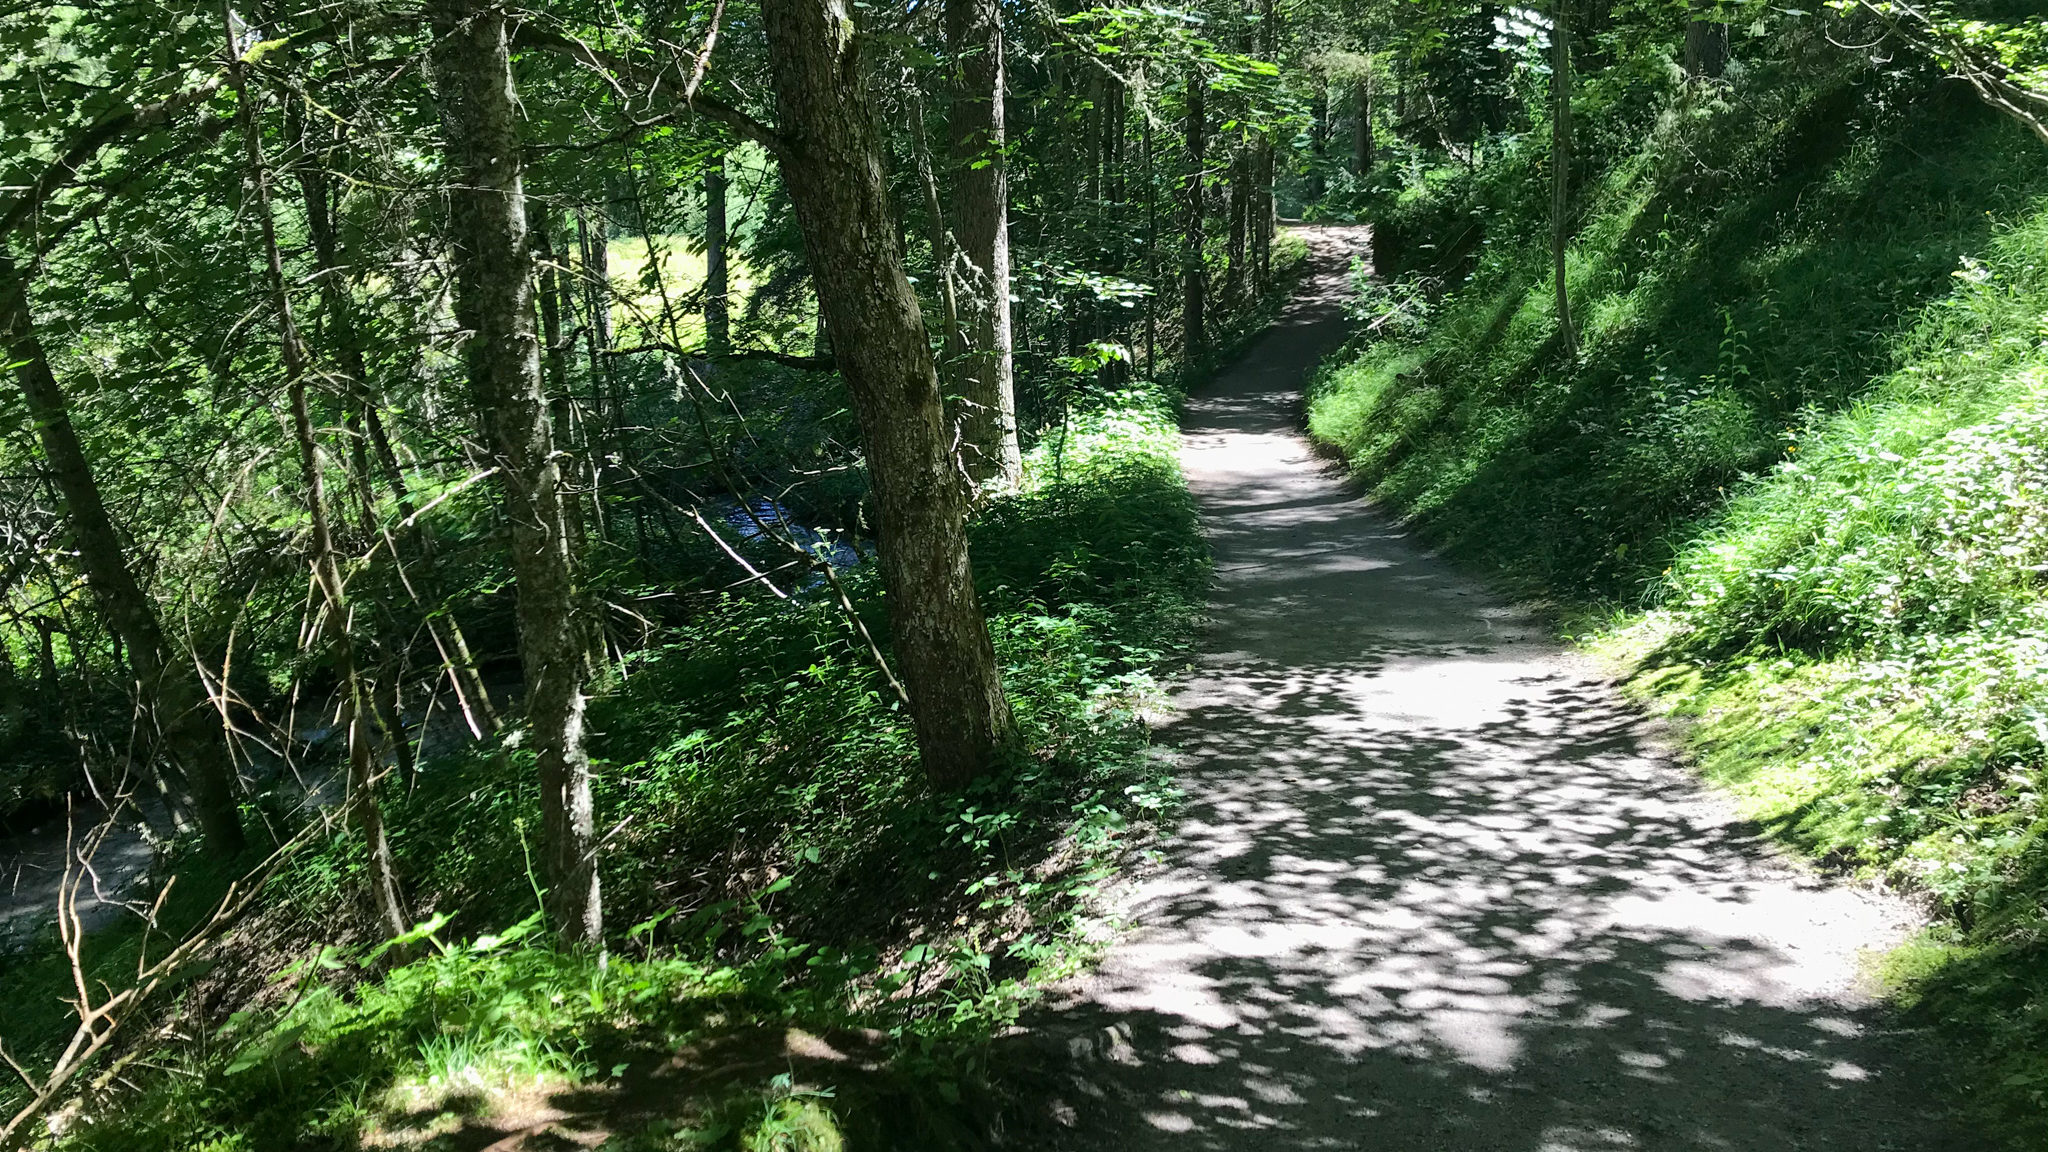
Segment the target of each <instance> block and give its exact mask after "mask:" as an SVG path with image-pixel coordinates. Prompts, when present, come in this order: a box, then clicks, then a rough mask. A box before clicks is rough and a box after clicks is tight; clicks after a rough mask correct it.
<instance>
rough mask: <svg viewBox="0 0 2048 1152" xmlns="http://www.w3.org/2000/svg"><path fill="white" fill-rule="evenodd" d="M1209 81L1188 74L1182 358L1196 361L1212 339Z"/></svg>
mask: <svg viewBox="0 0 2048 1152" xmlns="http://www.w3.org/2000/svg"><path fill="white" fill-rule="evenodd" d="M1207 91H1208V82H1207V81H1205V80H1204V79H1202V74H1201V72H1200V71H1199V70H1197V71H1194V72H1190V73H1189V74H1188V108H1187V117H1188V119H1187V153H1188V154H1187V161H1188V174H1187V182H1186V193H1187V224H1186V234H1185V235H1186V243H1185V245H1184V246H1183V248H1182V250H1181V262H1180V267H1181V312H1180V328H1181V358H1182V360H1184V361H1186V362H1188V363H1193V362H1194V361H1195V360H1196V359H1197V358H1198V357H1199V356H1200V355H1201V354H1202V352H1204V351H1205V350H1206V349H1207V347H1208V343H1209V337H1208V333H1207V332H1206V331H1205V330H1204V328H1203V311H1204V307H1205V305H1206V304H1207V302H1208V301H1207V298H1208V289H1209V285H1208V275H1209V274H1208V269H1207V268H1205V267H1204V266H1203V253H1202V245H1203V236H1202V213H1203V210H1204V208H1205V207H1206V206H1205V205H1204V203H1203V198H1202V159H1203V154H1204V153H1206V152H1207V151H1208V150H1209V143H1208V136H1207V132H1208V125H1207V124H1205V123H1203V120H1202V97H1203V96H1204V94H1205V93H1206V92H1207Z"/></svg>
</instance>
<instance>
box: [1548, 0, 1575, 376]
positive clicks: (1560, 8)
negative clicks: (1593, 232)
mask: <svg viewBox="0 0 2048 1152" xmlns="http://www.w3.org/2000/svg"><path fill="white" fill-rule="evenodd" d="M1568 4H1569V0H1553V3H1552V4H1551V6H1550V11H1551V27H1550V98H1551V105H1550V107H1551V111H1550V265H1551V277H1552V280H1553V281H1554V282H1555V285H1556V290H1557V331H1558V337H1559V339H1561V340H1562V341H1563V342H1564V353H1565V355H1566V356H1568V357H1569V356H1577V355H1578V349H1579V338H1578V335H1577V333H1575V332H1574V331H1573V329H1572V299H1571V290H1570V288H1569V287H1568V286H1567V285H1566V283H1565V250H1566V247H1567V245H1568V244H1569V243H1570V241H1571V203H1572V201H1571V189H1572V185H1571V169H1572V50H1571V22H1570V17H1569V16H1568V15H1567V13H1566V9H1567V7H1568Z"/></svg>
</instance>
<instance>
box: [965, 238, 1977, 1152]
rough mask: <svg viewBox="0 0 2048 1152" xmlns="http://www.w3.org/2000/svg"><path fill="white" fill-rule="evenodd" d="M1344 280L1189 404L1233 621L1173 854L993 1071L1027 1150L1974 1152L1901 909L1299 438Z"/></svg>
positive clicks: (1223, 596)
mask: <svg viewBox="0 0 2048 1152" xmlns="http://www.w3.org/2000/svg"><path fill="white" fill-rule="evenodd" d="M1344 239H1345V237H1344V236H1343V235H1342V234H1325V235H1324V236H1322V237H1320V238H1319V239H1318V241H1317V243H1318V247H1319V248H1320V249H1321V250H1322V253H1323V256H1324V258H1325V259H1326V260H1328V259H1330V256H1331V254H1332V252H1331V250H1332V249H1334V248H1335V247H1336V246H1337V245H1339V244H1341V243H1342V242H1343V241H1344ZM1335 281H1336V278H1335V277H1334V276H1333V275H1330V274H1325V275H1324V276H1323V277H1321V278H1320V279H1319V280H1318V282H1317V289H1318V290H1319V292H1320V293H1321V294H1320V296H1318V295H1316V294H1313V293H1312V294H1311V297H1310V299H1309V300H1308V301H1307V302H1306V303H1304V304H1300V305H1297V307H1296V308H1295V309H1294V310H1293V311H1292V312H1291V313H1290V315H1289V316H1288V317H1286V318H1284V319H1283V322H1282V324H1281V325H1280V326H1279V327H1277V328H1276V330H1275V331H1274V332H1273V333H1272V334H1270V335H1269V336H1268V337H1267V338H1266V339H1265V341H1264V342H1263V343H1262V344H1261V345H1259V346H1258V347H1256V348H1255V349H1254V350H1253V351H1252V353H1251V354H1250V355H1249V356H1248V357H1247V359H1246V361H1245V363H1244V364H1242V365H1240V366H1239V367H1238V368H1237V369H1234V370H1232V371H1231V372H1229V373H1227V374H1226V375H1225V376H1224V377H1223V378H1222V379H1220V380H1219V381H1218V382H1217V384H1216V385H1215V386H1214V388H1213V389H1212V390H1211V392H1210V393H1209V394H1207V395H1204V396H1201V397H1198V398H1197V400H1196V401H1195V402H1194V403H1193V404H1192V405H1191V413H1190V418H1189V432H1188V437H1187V450H1186V453H1185V459H1186V464H1187V467H1188V471H1189V476H1190V481H1191V484H1192V485H1193V486H1194V488H1195V490H1196V492H1197V494H1198V495H1199V496H1200V498H1201V500H1202V503H1203V507H1204V512H1205V522H1206V525H1207V527H1208V530H1209V532H1210V534H1211V539H1212V542H1213V543H1214V545H1215V548H1216V555H1217V565H1218V587H1217V590H1216V594H1215V605H1214V614H1215V627H1214V631H1213V634H1212V636H1211V638H1210V642H1209V645H1208V649H1209V654H1208V655H1207V656H1206V657H1204V658H1203V659H1202V660H1201V661H1200V663H1199V666H1198V668H1197V670H1196V672H1195V674H1194V675H1193V676H1192V678H1191V679H1190V681H1189V682H1188V683H1187V684H1186V686H1185V687H1184V688H1183V690H1182V691H1181V693H1180V695H1179V698H1178V702H1177V703H1178V710H1177V716H1176V718H1175V719H1174V720H1173V721H1172V723H1171V724H1170V725H1169V726H1168V727H1167V729H1166V731H1165V732H1164V733H1163V734H1162V737H1163V740H1162V742H1163V743H1164V744H1166V745H1167V746H1169V747H1170V748H1171V749H1173V750H1174V754H1175V755H1176V757H1177V758H1178V760H1179V762H1180V765H1181V771H1180V781H1181V784H1182V786H1183V788H1184V789H1185V790H1186V793H1187V798H1188V800H1187V805H1186V808H1185V811H1184V823H1183V824H1182V826H1181V828H1180V829H1179V831H1178V832H1177V833H1176V834H1175V836H1174V837H1173V838H1172V839H1171V840H1170V841H1168V842H1167V843H1166V844H1164V845H1162V853H1163V857H1164V858H1163V860H1162V861H1161V863H1160V865H1159V867H1158V868H1157V869H1156V870H1155V871H1154V872H1153V873H1152V874H1151V875H1150V876H1149V877H1148V878H1146V879H1145V880H1144V881H1142V882H1141V883H1139V884H1138V885H1137V886H1136V889H1135V891H1134V892H1133V893H1132V894H1131V899H1132V908H1131V915H1132V918H1133V921H1134V923H1135V925H1136V928H1135V930H1134V931H1133V933H1132V934H1131V935H1130V936H1129V937H1128V938H1126V939H1124V940H1122V941H1120V942H1119V943H1118V944H1117V945H1116V946H1115V947H1114V948H1113V949H1112V951H1111V953H1110V955H1109V956H1108V958H1107V960H1106V962H1105V963H1104V965H1103V966H1102V968H1101V969H1100V970H1099V971H1098V972H1096V973H1094V974H1093V975H1091V976H1090V977H1088V978H1087V979H1086V980H1085V981H1083V982H1081V983H1079V984H1078V985H1077V986H1075V987H1074V988H1072V989H1070V990H1068V992H1067V994H1066V995H1064V996H1063V997H1061V998H1059V999H1057V1000H1056V1001H1055V1002H1054V1003H1053V1004H1052V1005H1050V1006H1048V1007H1047V1008H1046V1009H1045V1010H1043V1011H1042V1012H1040V1013H1039V1014H1038V1016H1037V1017H1036V1018H1035V1019H1034V1020H1032V1021H1030V1022H1029V1023H1030V1029H1029V1031H1028V1033H1027V1034H1026V1035H1025V1036H1023V1037H1020V1038H1017V1039H1015V1040H1013V1041H1012V1042H1010V1047H1009V1049H1008V1050H1007V1051H1003V1052H999V1053H998V1057H997V1059H998V1067H999V1069H1001V1068H1003V1067H1004V1066H1005V1065H1006V1064H1007V1066H1008V1067H1009V1068H1011V1069H1014V1070H1017V1071H1015V1072H1014V1075H1015V1076H1016V1077H1018V1081H1017V1082H1018V1083H1019V1084H1028V1085H1029V1088H1028V1090H1025V1091H1027V1092H1028V1094H1031V1095H1034V1096H1035V1097H1036V1098H1037V1099H1038V1100H1040V1101H1042V1102H1043V1101H1049V1103H1045V1104H1044V1106H1043V1107H1042V1108H1038V1109H1037V1110H1035V1111H1032V1114H1030V1115H1020V1116H1019V1117H1017V1119H1016V1125H1015V1127H1016V1131H1015V1133H1014V1136H1013V1139H1012V1140H1011V1142H1012V1143H1016V1144H1018V1145H1020V1146H1021V1145H1024V1144H1031V1145H1034V1146H1067V1147H1074V1148H1111V1147H1130V1148H1155V1147H1156V1148H1174V1149H1189V1150H1194V1149H1238V1148H1259V1149H1262V1150H1279V1149H1310V1148H1370V1149H1387V1150H1393V1152H1401V1150H1408V1149H1418V1150H1420V1149H1473V1150H1478V1149H1489V1150H1491V1149H1498V1150H1503V1152H1507V1150H1521V1149H1527V1150H1530V1152H1539V1150H1541V1152H1553V1150H1556V1152H1562V1150H1568V1149H1569V1150H1579V1149H1584V1150H1589V1152H1590V1150H1606V1149H1701V1150H1708V1149H1869V1150H1879V1149H1891V1148H1896V1149H1907V1148H1911V1149H1938V1148H1956V1149H1961V1148H1970V1147H1977V1146H1978V1145H1976V1144H1974V1143H1971V1142H1969V1141H1967V1140H1966V1139H1964V1138H1962V1137H1960V1136H1958V1135H1957V1134H1956V1133H1954V1132H1953V1131H1952V1130H1950V1129H1949V1128H1947V1127H1946V1122H1945V1120H1944V1119H1943V1117H1942V1115H1941V1114H1940V1109H1939V1107H1938V1106H1937V1105H1936V1104H1935V1103H1933V1102H1932V1097H1931V1096H1930V1092H1931V1088H1932V1081H1931V1078H1930V1077H1929V1076H1928V1075H1927V1073H1926V1070H1925V1069H1924V1068H1919V1067H1917V1066H1915V1065H1914V1064H1913V1063H1912V1062H1911V1059H1910V1057H1909V1054H1908V1052H1907V1049H1906V1047H1905V1046H1904V1045H1902V1044H1901V1043H1900V1042H1899V1040H1898V1038H1897V1037H1894V1036H1891V1035H1888V1034H1887V1032H1886V1028H1885V1025H1884V1021H1883V1020H1882V1018H1881V1017H1880V1016H1878V1015H1877V1013H1876V1012H1875V1010H1873V1009H1872V1008H1870V1007H1869V1006H1868V1005H1867V1003H1866V1002H1865V1001H1864V1000H1863V998H1862V997H1861V996H1859V994H1858V990H1857V983H1858V962H1859V953H1860V952H1861V951H1862V950H1864V949H1868V948H1871V947H1876V946H1882V945H1884V944H1887V943H1890V942H1892V941H1893V940H1895V939H1897V937H1898V935H1899V933H1900V932H1901V931H1902V930H1903V920H1904V917H1903V914H1902V911H1901V910H1900V909H1899V908H1897V907H1895V906H1892V905H1889V904H1887V903H1884V902H1882V901H1879V900H1876V899H1874V898H1871V897H1869V896H1867V895H1865V894H1862V893H1858V892H1855V891H1851V890H1847V889H1843V888H1838V887H1833V886H1830V885H1828V884H1825V883H1822V882H1820V881H1818V880H1815V879H1813V878H1811V877H1807V876H1804V875H1802V874H1800V873H1798V872H1796V871H1795V870H1793V869H1791V868H1790V867H1788V866H1786V865H1784V864H1783V863H1781V862H1779V861H1777V860H1775V859H1774V858H1773V857H1772V856H1771V854H1770V853H1769V852H1768V851H1767V850H1765V848H1764V847H1763V846H1762V845H1760V844H1759V843H1758V842H1757V840H1756V838H1755V836H1754V833H1753V830H1751V829H1750V828H1748V827H1747V826H1746V825H1744V824H1742V823H1740V822H1739V821H1736V820H1734V819H1733V818H1732V817H1731V816H1730V815H1729V814H1728V812H1727V811H1726V810H1725V807H1724V806H1722V805H1721V804H1720V803H1719V802H1717V801H1714V800H1712V799H1710V798H1708V797H1705V796H1703V795H1702V793H1701V792H1700V790H1699V789H1698V787H1697V786H1696V785H1695V784H1694V783H1693V782H1692V781H1691V780H1690V779H1689V778H1688V777H1687V776H1686V775H1685V774H1684V773H1682V772H1680V771H1679V770H1677V769H1675V768H1673V767H1671V766H1670V765H1669V764H1668V763H1666V762H1665V761H1664V760H1663V759H1662V758H1661V757H1660V755H1659V753H1658V752H1657V751H1656V749H1655V748H1654V746H1653V744H1652V742H1651V741H1650V740H1649V739H1648V738H1647V736H1646V734H1645V732H1644V731H1643V729H1642V726H1641V722H1640V720H1639V718H1638V717H1637V716H1636V715H1635V714H1634V713H1633V712H1632V711H1631V710H1630V709H1629V708H1628V707H1627V706H1626V705H1625V704H1624V703H1622V702H1621V701H1619V700H1618V699H1617V698H1616V697H1615V695H1614V694H1613V692H1612V691H1611V690H1610V688H1609V687H1608V686H1607V685H1606V684H1605V683H1603V682H1602V681H1601V680H1600V679H1599V678H1598V677H1597V676H1594V675H1592V674H1591V673H1590V672H1589V671H1588V670H1587V669H1585V668H1583V667H1582V666H1579V665H1578V664H1576V663H1574V662H1573V661H1572V660H1571V659H1570V658H1569V657H1567V656H1565V655H1564V654H1562V653H1560V652H1558V651H1557V650H1555V649H1554V648H1553V647H1552V646H1551V645H1549V644H1548V643H1547V642H1546V641H1545V640H1544V639H1543V637H1542V635H1541V629H1540V628H1538V627H1537V626H1536V625H1535V624H1534V623H1533V622H1532V621H1530V620H1529V619H1527V618H1526V617H1525V616H1524V615H1523V614H1522V613H1520V612H1518V611H1517V610H1515V609H1513V608H1511V607H1508V606H1506V605H1503V604H1501V603H1499V602H1497V601H1495V600H1493V599H1491V598H1489V597H1488V596H1487V595H1486V593H1485V590H1484V589H1483V588H1481V587H1480V586H1478V585H1476V584H1474V583H1472V582H1470V581H1468V580H1466V579H1464V578H1463V577H1461V576H1460V575H1459V574H1457V573H1455V572H1453V571H1451V570H1449V569H1447V568H1445V567H1444V566H1442V565H1441V564H1439V563H1438V562H1437V561H1436V560H1435V559H1434V558H1433V557H1431V556H1430V555H1428V554H1427V553H1426V552H1425V551H1424V550H1422V549H1421V548H1419V547H1417V546H1416V545H1415V544H1413V543H1412V542H1411V541H1409V540H1407V539H1406V538H1405V535H1404V533H1403V531H1402V530H1401V529H1400V528H1399V526H1397V525H1395V524H1393V523H1391V522H1389V521H1388V520H1387V519H1385V518H1384V517H1383V516H1381V515H1380V514H1379V513H1377V512H1375V511H1374V510H1372V509H1371V508H1370V507H1368V506H1366V505H1364V504H1363V503H1362V502H1361V501H1359V500H1358V499H1357V497H1356V494H1355V493H1353V492H1352V491H1350V490H1349V489H1348V488H1347V487H1346V486H1345V485H1344V484H1343V483H1342V482H1341V479H1340V478H1339V477H1336V476H1333V475H1331V474H1330V472H1329V470H1328V468H1327V466H1326V465H1325V464H1324V463H1322V462H1320V461H1318V460H1317V459H1316V458H1315V457H1314V456H1313V455H1312V453H1311V452H1310V451H1309V449H1308V447H1307V446H1306V445H1305V444H1304V443H1303V442H1302V441H1301V440H1300V438H1299V437H1298V436H1297V435H1296V434H1295V432H1294V430H1293V429H1294V425H1295V421H1296V419H1297V413H1298V411H1299V397H1298V392H1297V389H1298V386H1299V381H1300V379H1301V375H1302V372H1303V370H1304V369H1305V368H1306V367H1308V366H1309V365H1311V364H1312V363H1313V362H1314V359H1315V357H1316V356H1317V355H1318V354H1320V351H1321V350H1322V349H1324V348H1326V347H1328V346H1329V345H1330V344H1332V343H1333V342H1334V338H1335V337H1336V336H1337V335H1339V330H1338V323H1339V317H1338V315H1337V313H1336V310H1335V307H1334V302H1333V296H1334V294H1335V292H1336V289H1337V285H1336V283H1335Z"/></svg>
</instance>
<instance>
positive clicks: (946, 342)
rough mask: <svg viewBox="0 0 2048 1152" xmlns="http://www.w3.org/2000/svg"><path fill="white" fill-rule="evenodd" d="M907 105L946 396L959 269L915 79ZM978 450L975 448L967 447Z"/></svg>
mask: <svg viewBox="0 0 2048 1152" xmlns="http://www.w3.org/2000/svg"><path fill="white" fill-rule="evenodd" d="M905 96H906V97H907V99H908V102H909V105H910V155H911V160H912V161H913V162H914V163H915V164H916V166H917V182H918V187H920V188H921V189H923V190H924V219H925V239H926V242H927V243H928V244H930V245H931V249H932V272H933V279H934V280H935V281H936V282H937V283H936V287H937V291H938V298H939V329H940V330H939V347H940V349H941V350H942V354H943V358H942V360H941V361H940V363H939V387H940V390H941V391H942V392H947V393H950V392H951V391H952V389H950V388H947V385H948V384H952V385H955V386H956V387H957V385H958V381H957V380H954V379H953V376H954V374H956V373H958V372H959V371H960V369H961V368H962V367H963V365H962V358H963V357H964V356H965V355H966V351H967V348H966V337H965V336H964V335H963V334H962V332H961V330H960V268H959V261H958V260H956V259H954V251H953V239H952V234H951V233H950V232H948V231H947V229H946V210H945V207H944V206H943V205H941V204H940V203H939V179H938V176H937V174H936V173H935V172H934V170H933V167H932V153H931V146H930V145H929V144H928V143H927V142H926V140H925V131H924V93H923V92H921V91H919V90H918V87H917V84H916V82H915V80H913V81H912V82H911V83H910V84H909V85H908V91H907V92H906V93H905ZM951 415H952V417H953V420H954V423H955V424H959V425H961V426H962V428H963V434H964V431H965V425H966V424H967V423H968V421H966V420H964V419H962V418H961V414H960V413H958V412H954V413H952V414H951ZM968 446H969V447H978V446H977V445H968Z"/></svg>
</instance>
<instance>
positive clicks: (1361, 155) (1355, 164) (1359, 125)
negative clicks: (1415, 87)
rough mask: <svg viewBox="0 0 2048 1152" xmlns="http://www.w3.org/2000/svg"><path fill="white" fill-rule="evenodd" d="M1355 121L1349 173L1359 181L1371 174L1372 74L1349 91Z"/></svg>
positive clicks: (1363, 78)
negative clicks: (1354, 112) (1355, 117)
mask: <svg viewBox="0 0 2048 1152" xmlns="http://www.w3.org/2000/svg"><path fill="white" fill-rule="evenodd" d="M1351 98H1352V102H1353V105H1354V107H1355V110H1356V115H1357V117H1358V118H1357V120H1356V122H1354V123H1353V124H1352V126H1351V172H1352V175H1354V176H1357V177H1358V178H1359V179H1360V180H1363V179H1365V178H1366V177H1367V176H1370V175H1371V174H1372V162H1373V152H1374V148H1373V137H1372V73H1370V72H1368V73H1366V74H1365V75H1363V76H1361V77H1359V78H1358V83H1356V84H1354V85H1353V86H1352V89H1351Z"/></svg>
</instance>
